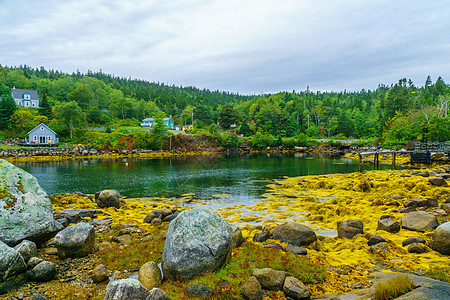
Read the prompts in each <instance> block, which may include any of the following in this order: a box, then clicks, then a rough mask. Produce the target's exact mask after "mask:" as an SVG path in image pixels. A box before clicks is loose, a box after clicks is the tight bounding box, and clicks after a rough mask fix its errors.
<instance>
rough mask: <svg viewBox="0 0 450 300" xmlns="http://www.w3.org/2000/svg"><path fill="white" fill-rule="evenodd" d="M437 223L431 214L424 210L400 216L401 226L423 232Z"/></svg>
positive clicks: (434, 226)
mask: <svg viewBox="0 0 450 300" xmlns="http://www.w3.org/2000/svg"><path fill="white" fill-rule="evenodd" d="M438 225H439V223H438V221H437V219H436V217H435V216H434V215H433V214H430V213H427V212H424V211H414V212H410V213H407V214H405V215H404V216H403V218H402V228H403V229H408V230H412V231H420V232H424V231H427V230H430V229H434V228H436V227H438Z"/></svg>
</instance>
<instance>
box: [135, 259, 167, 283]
mask: <svg viewBox="0 0 450 300" xmlns="http://www.w3.org/2000/svg"><path fill="white" fill-rule="evenodd" d="M138 279H139V281H140V282H141V283H142V285H143V286H144V287H145V288H146V289H149V290H151V289H153V288H155V287H159V286H160V285H161V283H162V275H161V270H160V269H159V267H158V264H157V263H156V262H154V261H149V262H146V263H145V264H143V265H142V266H141V268H140V269H139V273H138Z"/></svg>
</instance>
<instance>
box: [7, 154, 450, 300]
mask: <svg viewBox="0 0 450 300" xmlns="http://www.w3.org/2000/svg"><path fill="white" fill-rule="evenodd" d="M4 164H7V163H6V162H5V163H2V168H3V167H4ZM9 168H11V167H9ZM7 170H8V171H6V174H8V176H12V173H13V172H12V171H11V169H7ZM6 174H3V175H2V178H9V177H8V176H7V175H6ZM25 177H26V175H25V174H22V173H21V174H20V176H18V178H20V180H19V181H17V182H15V183H12V189H13V190H15V192H16V193H17V195H16V196H14V195H12V192H11V191H12V190H11V189H6V190H5V188H4V187H3V188H2V190H3V192H2V193H3V195H2V197H0V202H1V201H4V203H0V204H3V205H1V207H0V210H2V209H3V210H5V211H8V212H11V209H14V208H16V209H17V213H18V214H19V215H20V214H21V213H23V210H24V209H25V208H26V206H27V205H25V203H28V204H30V203H31V202H29V201H28V202H27V201H26V200H25V198H26V196H27V195H29V193H30V191H31V190H33V191H34V192H33V193H35V191H36V188H33V189H31V190H30V188H31V187H30V186H29V184H28V183H26V180H25V181H24V178H25ZM448 178H450V169H449V167H448V166H441V167H438V168H435V169H431V170H426V169H424V170H420V171H377V172H366V173H358V174H345V175H342V174H336V175H321V176H303V177H298V178H286V179H281V180H277V181H275V183H274V184H272V185H271V186H270V187H271V190H270V191H269V192H268V193H267V194H266V195H264V197H263V199H261V201H259V202H257V203H255V204H254V205H253V206H247V207H242V206H239V205H235V206H229V207H224V208H221V209H217V210H215V212H216V213H219V214H220V216H221V217H220V216H219V215H217V214H215V213H212V212H210V211H208V210H203V209H201V206H202V205H204V203H202V202H201V201H196V200H193V199H192V198H189V195H186V196H185V198H183V197H181V198H179V199H127V198H124V197H122V196H121V195H120V193H119V192H117V191H111V190H107V191H100V192H99V193H97V194H96V195H85V194H82V193H73V194H65V195H57V194H56V195H52V196H50V197H49V199H50V200H51V207H50V209H51V210H52V211H53V213H52V215H51V221H52V222H55V224H60V226H59V228H58V230H55V231H58V233H57V234H56V236H55V238H54V239H51V240H49V241H45V242H43V241H42V240H40V239H39V238H36V236H39V235H36V234H33V235H32V236H30V237H20V238H19V239H16V240H14V241H13V240H11V239H8V238H6V237H5V236H3V237H2V240H3V241H8V243H9V246H6V245H5V244H3V245H4V246H1V247H0V248H1V249H2V250H1V251H0V253H12V254H11V255H13V256H14V257H16V258H15V259H14V260H13V261H18V263H19V265H20V262H21V259H20V258H22V260H23V262H24V263H25V261H27V262H26V264H25V265H21V266H20V267H11V266H15V264H11V263H10V262H11V260H10V259H8V260H6V261H7V263H5V260H4V259H3V260H2V255H0V275H2V276H1V278H0V286H2V287H3V289H4V290H5V289H7V290H8V292H7V293H6V294H5V295H3V296H2V297H6V298H7V299H67V298H79V299H113V298H114V297H116V298H114V299H126V298H120V297H119V296H117V295H119V294H120V293H121V295H122V296H123V295H127V297H128V298H129V299H133V297H134V296H130V295H135V296H136V297H138V298H135V299H139V297H140V298H141V299H145V298H147V299H167V298H165V297H170V298H172V299H186V298H188V299H189V298H206V297H212V298H214V297H217V296H218V295H228V296H226V297H228V298H226V297H225V296H222V297H223V299H241V298H243V299H262V298H263V297H266V299H285V298H286V297H289V298H291V299H308V298H313V299H339V298H340V297H346V296H348V295H349V294H353V295H360V296H361V295H362V296H363V297H369V296H370V295H372V294H373V290H374V286H375V283H376V280H375V279H372V276H375V277H376V278H378V277H377V276H378V275H374V274H377V273H376V272H379V271H383V270H384V271H386V270H387V271H389V272H392V271H394V272H402V273H407V274H413V273H414V274H416V275H421V276H423V275H428V276H431V275H433V272H434V271H435V270H436V269H438V270H443V272H448V271H449V269H448V255H449V252H448V251H449V249H450V245H449V244H448V243H449V241H450V239H449V232H450V228H448V227H449V224H450V222H449V216H448V214H449V213H450V211H449V208H450V207H449V206H450V192H449V191H448V189H449V188H448V185H447V180H448ZM7 182H10V181H7ZM6 191H8V193H9V194H8V193H6ZM188 198H189V199H188ZM187 200H189V201H187ZM21 205H22V206H21ZM40 206H42V205H40ZM44 206H45V205H44ZM46 207H48V205H47V206H46ZM193 207H197V208H195V209H192V208H193ZM20 210H22V212H20ZM248 211H252V212H259V213H258V215H254V214H252V215H251V217H249V215H248V214H247V212H248ZM189 212H191V214H190V215H189V214H188V213H189ZM203 212H205V214H206V215H204V218H206V219H202V218H203V217H201V216H202V215H203V214H204V213H203ZM210 214H212V215H210ZM2 216H4V214H2ZM183 216H184V218H186V219H187V220H188V221H186V222H183ZM216 216H217V217H216ZM222 217H223V218H225V220H227V221H228V222H226V221H225V220H224V219H222ZM175 220H176V223H174V221H175ZM206 220H209V221H206ZM221 220H223V224H224V225H223V226H225V227H224V228H222V229H219V228H218V227H217V226H218V224H220V223H222V221H221ZM2 221H4V220H2V219H1V217H0V226H3V227H2V233H4V232H5V231H4V228H6V227H7V226H6V227H5V224H6V223H2ZM9 221H11V220H9ZM196 222H199V223H198V224H202V225H201V226H195V227H190V226H193V225H192V224H196ZM10 223H11V222H9V223H8V224H10ZM2 224H3V225H2ZM182 224H186V225H182ZM205 224H210V225H208V226H205ZM226 224H234V225H230V227H229V229H228V227H227V226H228V225H226ZM303 224H305V225H303ZM236 225H237V226H236ZM185 226H187V227H185ZM57 227H58V226H57ZM63 228H65V229H63ZM183 228H185V229H183ZM324 228H328V229H335V230H336V231H337V236H330V235H328V233H322V232H323V229H324ZM27 229H30V225H28V228H27ZM180 230H181V231H180ZM193 232H194V233H196V234H194V235H190V234H191V233H193ZM225 232H227V233H226V234H225V235H223V233H225ZM16 233H17V232H15V234H16ZM214 234H219V235H218V236H217V237H214ZM15 236H17V235H15ZM206 236H211V242H210V243H209V245H210V246H208V249H209V250H207V252H202V251H203V250H198V251H199V252H195V251H194V250H192V251H191V249H195V247H194V246H193V243H194V241H196V240H198V241H201V244H202V243H204V242H205V237H206ZM219 236H220V238H219ZM177 237H178V238H177ZM183 237H188V240H189V241H190V242H189V247H188V248H189V253H197V254H196V255H194V254H192V256H189V257H190V259H189V260H191V259H193V257H194V258H199V259H200V261H204V259H205V257H206V256H208V255H209V254H208V253H211V254H214V255H212V256H211V259H213V260H214V259H216V258H217V259H218V260H219V261H220V263H219V264H218V265H217V266H216V265H215V263H212V262H210V263H207V264H206V266H212V267H211V269H209V267H201V268H193V269H192V268H191V267H192V266H191V265H190V264H188V265H187V269H185V268H184V269H182V271H168V270H169V269H170V270H172V269H173V268H174V267H175V268H176V267H178V266H182V265H183V264H182V263H181V261H182V259H183V257H184V255H180V254H174V256H172V257H173V258H171V259H169V258H168V256H167V255H168V254H167V253H169V252H166V251H169V250H166V244H167V243H168V241H172V242H170V243H171V244H173V243H175V244H177V243H176V241H177V240H179V239H181V240H183ZM28 239H32V240H33V241H34V242H35V246H33V244H32V243H31V242H24V240H28ZM244 239H245V240H246V242H244ZM219 240H222V241H223V244H222V242H221V243H217V242H218V241H219ZM183 241H185V240H183ZM20 243H22V244H20ZM73 243H75V244H73ZM175 244H173V245H174V246H172V247H169V248H171V249H176V247H181V248H180V249H184V250H182V251H181V252H180V253H186V252H185V251H188V250H187V249H186V248H184V246H183V245H184V244H183V243H178V244H177V245H178V246H175ZM220 245H223V246H220ZM11 246H16V247H17V248H18V249H15V248H12V247H11ZM174 247H175V248H174ZM5 249H6V250H5ZM11 249H14V250H11ZM21 249H28V250H27V251H24V250H21ZM30 249H31V250H30ZM34 249H36V250H34ZM220 249H222V250H223V251H225V252H216V251H219V250H220ZM222 250H220V251H222ZM14 251H15V252H14ZM196 251H197V250H196ZM16 252H17V253H19V254H17V253H16ZM30 253H31V254H30ZM164 253H166V254H164ZM174 253H177V252H176V251H175V252H174ZM198 253H201V254H198ZM219 253H222V254H219ZM227 253H229V254H227ZM255 253H256V256H255ZM17 255H19V256H17ZM228 256H229V257H228ZM247 256H248V257H251V258H248V257H247ZM31 257H34V258H31ZM224 257H226V259H225V261H227V263H226V264H225V265H223V263H224V260H223V258H224ZM171 260H172V261H174V262H176V263H169V261H171ZM278 260H279V264H278V263H277V261H278ZM30 261H31V262H30ZM158 263H162V265H163V266H164V264H166V266H172V267H168V268H166V271H165V272H164V274H165V275H164V276H165V277H164V278H165V279H164V280H163V278H160V279H158V276H156V277H155V273H156V275H158V272H155V270H157V271H159V267H158ZM34 264H36V265H34ZM291 265H293V266H295V268H290V266H291ZM5 266H7V268H5ZM37 266H40V267H39V268H38V269H37V270H35V268H37ZM155 266H156V267H157V268H158V269H155ZM280 268H281V269H280ZM302 268H306V269H305V270H309V271H307V274H310V275H308V276H309V277H308V276H306V275H304V274H303V273H302V272H300V271H301V270H300V271H299V269H302ZM162 269H163V270H164V267H162ZM198 269H200V271H201V273H199V274H200V275H199V274H195V275H186V274H192V273H191V271H186V270H197V271H198ZM5 270H6V271H5ZM33 270H34V271H33ZM152 270H153V271H152ZM205 270H211V271H214V270H215V271H214V272H207V273H203V274H202V272H203V271H205ZM38 271H39V272H38ZM167 272H169V273H170V274H173V272H180V273H176V274H180V275H168V274H169V273H167ZM186 272H187V273H186ZM159 273H160V272H159ZM21 274H25V275H24V276H22V279H21V278H20V276H21ZM30 274H31V275H30ZM149 274H150V275H149ZM152 274H153V275H152ZM314 274H315V275H314ZM37 275H38V276H37ZM166 275H167V276H166ZM17 276H19V278H17ZM159 276H161V274H159ZM178 276H181V277H178ZM190 276H193V278H194V279H192V280H191V279H190V278H191V277H190ZM311 276H312V277H311ZM411 276H412V275H411ZM23 277H27V278H28V279H24V278H23ZM166 277H169V278H170V277H172V278H178V279H183V280H184V281H182V282H180V283H177V281H172V280H170V279H167V278H166ZM375 277H374V278H375ZM11 278H14V280H17V282H18V284H17V285H16V286H20V287H18V288H17V289H12V286H11V287H9V288H8V287H6V288H5V286H6V285H5V284H4V283H5V282H8V284H9V283H11ZM126 278H129V279H127V280H125V281H123V280H122V279H126ZM144 278H146V279H144ZM413 278H414V280H417V282H425V281H426V280H428V281H427V282H428V283H427V284H435V285H436V286H437V287H438V288H436V289H435V290H434V291H433V292H434V293H437V294H434V295H441V296H444V297H447V296H450V284H448V283H443V282H439V281H435V280H434V281H432V283H429V282H430V280H431V279H426V280H425V279H421V278H422V277H419V276H415V277H413ZM447 278H448V277H447ZM14 280H13V283H14ZM447 280H448V279H447ZM108 281H110V282H111V283H110V284H109V285H108V286H107V282H108ZM113 282H115V283H114V284H112V283H113ZM149 282H151V283H149ZM155 282H156V283H155ZM435 282H436V283H435ZM424 286H425V287H426V285H422V287H417V288H416V289H415V290H413V291H412V292H410V293H419V292H420V293H428V291H426V288H424ZM154 287H157V288H155V289H153V288H154ZM424 289H425V291H424ZM118 293H119V294H118ZM114 295H116V296H114ZM137 295H140V296H137ZM122 296H121V297H122ZM117 297H119V298H117ZM130 297H131V298H130Z"/></svg>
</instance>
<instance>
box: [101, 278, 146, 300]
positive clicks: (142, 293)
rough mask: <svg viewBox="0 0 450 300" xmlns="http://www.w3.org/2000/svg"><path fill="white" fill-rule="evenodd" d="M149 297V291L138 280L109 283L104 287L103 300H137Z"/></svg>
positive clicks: (129, 279)
mask: <svg viewBox="0 0 450 300" xmlns="http://www.w3.org/2000/svg"><path fill="white" fill-rule="evenodd" d="M149 297H150V291H149V290H147V289H146V288H145V287H144V286H143V285H142V284H141V283H140V282H139V280H136V279H132V278H127V279H121V280H116V281H111V282H110V283H109V284H108V286H107V287H106V295H105V298H103V300H139V299H148V298H149ZM150 299H151V298H150Z"/></svg>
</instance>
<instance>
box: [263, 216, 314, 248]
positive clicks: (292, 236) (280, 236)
mask: <svg viewBox="0 0 450 300" xmlns="http://www.w3.org/2000/svg"><path fill="white" fill-rule="evenodd" d="M272 237H273V238H274V239H275V240H279V241H281V242H284V243H288V244H292V245H294V246H308V245H309V244H311V243H313V242H315V241H316V240H317V236H316V233H315V232H314V231H313V230H312V229H311V228H309V227H307V226H305V225H302V224H299V223H296V222H286V223H284V224H281V225H279V226H277V227H275V228H274V229H273V231H272Z"/></svg>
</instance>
